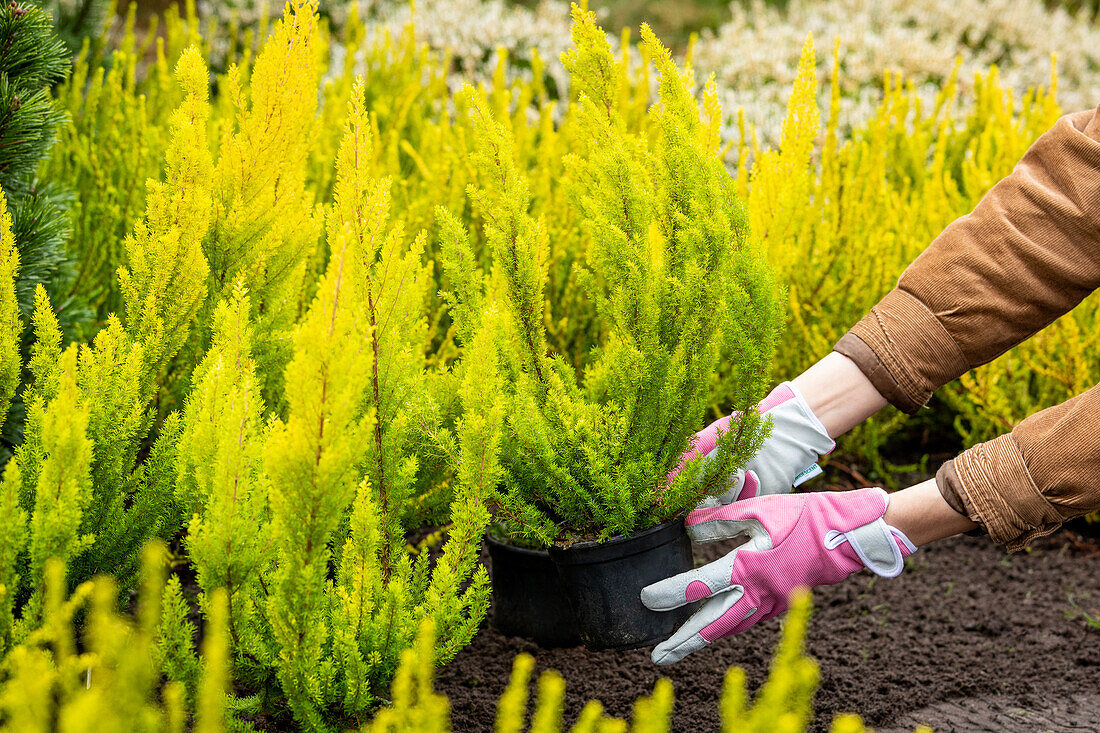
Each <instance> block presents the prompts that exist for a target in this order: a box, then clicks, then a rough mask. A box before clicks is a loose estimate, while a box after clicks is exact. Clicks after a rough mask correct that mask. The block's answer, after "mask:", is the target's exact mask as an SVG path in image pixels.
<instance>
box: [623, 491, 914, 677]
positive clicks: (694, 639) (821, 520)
mask: <svg viewBox="0 0 1100 733" xmlns="http://www.w3.org/2000/svg"><path fill="white" fill-rule="evenodd" d="M888 503H889V497H888V496H887V494H886V492H885V491H883V490H882V489H879V488H871V489H859V490H856V491H847V492H823V493H816V494H793V495H774V496H760V497H756V498H751V499H743V500H741V501H736V502H733V503H730V504H726V505H725V506H719V507H711V508H705V509H698V510H695V511H693V512H691V513H690V514H689V515H688V517H687V519H686V520H685V524H686V525H687V526H688V528H689V529H690V528H691V527H696V528H701V529H704V530H705V534H707V535H708V536H713V537H715V538H716V539H718V538H731V537H735V536H737V535H747V536H748V538H749V541H748V542H747V543H746V544H744V545H741V546H740V547H738V548H737V549H735V550H733V551H732V552H730V553H729V554H728V555H726V556H725V557H723V558H721V559H720V560H716V561H714V562H712V563H710V564H708V565H704V566H703V567H700V568H696V569H695V570H689V571H688V572H686V573H681V574H679V575H676V576H673V577H671V578H667V579H665V580H662V581H659V582H657V583H654V584H652V585H648V586H646V587H645V588H643V589H642V592H641V599H642V603H644V604H645V605H646V606H647V607H648V608H650V609H652V610H654V611H669V610H672V609H674V608H678V607H680V606H683V605H684V604H686V603H691V602H693V601H698V600H701V599H706V600H705V601H704V602H703V605H702V606H701V607H700V608H699V610H698V611H696V612H695V614H694V615H692V616H691V618H689V619H688V620H687V621H686V622H684V624H683V626H681V627H680V628H679V630H677V631H676V633H675V634H673V635H672V636H671V637H670V638H669V639H668V640H667V641H664V642H662V643H661V644H658V645H657V647H656V648H655V649H654V650H653V661H654V662H655V663H657V664H672V663H674V662H678V661H680V660H681V659H683V658H684V657H685V656H687V655H688V654H690V653H692V652H694V651H696V650H698V649H701V648H703V647H704V646H706V645H707V644H710V643H711V642H713V641H715V640H717V639H720V638H722V637H724V636H729V635H730V634H736V633H739V632H741V631H744V630H745V629H747V628H749V627H750V626H752V625H754V624H756V623H758V622H760V621H763V620H765V619H769V618H772V617H773V616H777V615H778V614H780V613H782V612H783V611H785V610H787V604H788V602H789V598H790V595H791V592H792V591H793V590H794V589H795V588H798V587H800V586H806V587H813V586H816V585H831V584H833V583H839V582H840V581H841V580H843V579H844V578H847V577H848V576H849V575H851V574H852V573H854V572H856V571H857V570H862V569H863V568H865V567H866V568H868V569H870V570H871V571H872V572H874V573H876V574H877V575H881V576H883V577H887V578H892V577H894V576H896V575H898V573H900V572H901V571H902V568H903V567H904V559H905V558H906V557H908V556H909V555H911V554H913V553H914V552H916V547H915V546H914V545H913V544H912V543H911V542H910V541H909V539H908V538H907V537H906V536H905V535H904V534H903V533H902V532H901V531H900V530H898V529H896V528H894V527H891V526H889V525H887V524H886V522H885V521H884V520H883V514H885V513H886V508H887V505H888Z"/></svg>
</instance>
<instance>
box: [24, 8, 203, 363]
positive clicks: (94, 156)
mask: <svg viewBox="0 0 1100 733" xmlns="http://www.w3.org/2000/svg"><path fill="white" fill-rule="evenodd" d="M84 4H85V5H87V4H88V3H87V0H85V2H84ZM135 13H136V6H135V5H131V7H130V12H129V13H128V15H127V17H126V20H125V23H124V25H123V27H122V28H121V29H120V31H121V33H120V35H121V39H120V40H119V41H118V43H117V45H114V44H110V43H108V40H107V39H108V38H110V37H111V35H113V33H114V32H115V29H114V28H112V27H111V24H110V23H109V22H101V23H100V24H99V25H100V33H99V34H98V35H97V36H95V37H91V36H88V37H85V39H84V41H83V43H82V44H81V45H79V46H78V47H77V50H78V51H79V53H77V55H76V58H75V59H74V61H73V71H72V74H71V76H70V77H69V79H67V80H66V81H65V82H64V83H63V84H61V85H60V86H59V87H58V89H57V91H56V98H57V100H58V103H59V104H60V106H61V107H62V108H63V109H64V110H65V111H66V112H67V113H68V116H69V120H68V124H64V125H62V126H61V127H60V128H59V130H58V143H57V144H56V145H54V147H53V148H52V149H51V151H50V157H49V158H48V159H47V160H46V161H45V162H44V163H43V165H42V167H41V170H40V173H39V174H40V176H41V177H42V178H44V179H46V180H51V181H55V180H56V181H61V182H63V183H64V185H65V187H66V188H67V189H68V190H70V191H71V192H72V203H71V211H72V216H71V221H72V227H73V231H72V235H71V238H70V241H69V248H68V249H69V251H68V258H69V263H68V266H67V268H66V269H65V271H64V272H63V273H62V285H61V286H60V289H59V291H58V292H60V293H62V294H63V297H64V299H65V300H71V301H73V302H76V303H82V304H85V305H86V306H87V307H88V308H89V309H90V310H91V311H92V313H93V315H94V320H93V322H92V324H90V326H91V328H96V327H98V326H101V325H102V324H103V323H104V322H105V321H106V319H107V317H108V316H109V315H110V314H112V313H115V312H118V311H119V310H120V309H121V308H122V297H121V293H120V291H119V284H118V281H117V279H116V271H117V269H118V267H119V266H120V265H122V264H124V261H125V255H126V250H125V246H124V241H125V239H126V237H127V235H129V234H130V233H131V232H132V231H133V227H134V224H135V222H136V220H137V219H138V218H139V217H140V215H141V213H142V212H143V211H144V210H145V201H146V185H145V182H146V181H147V180H149V179H158V178H159V177H160V174H161V171H162V170H163V169H164V154H165V147H166V145H167V143H168V135H169V132H170V124H171V120H170V118H171V115H172V112H173V110H175V109H176V108H177V107H178V106H179V103H180V102H181V101H182V97H181V95H180V88H179V86H178V85H177V84H175V83H174V80H173V77H172V69H173V67H174V66H175V65H176V62H177V61H178V59H179V56H180V53H181V52H182V51H183V48H182V47H180V43H181V40H180V39H179V37H180V36H181V35H182V34H181V33H178V32H175V33H173V32H170V33H169V34H168V36H167V37H168V46H167V47H166V46H165V44H164V39H161V41H159V42H157V45H156V48H155V49H153V48H151V47H152V45H153V42H154V39H155V38H156V35H155V33H148V34H147V35H146V36H145V40H143V41H141V42H139V41H138V39H137V37H136V36H135V31H134V23H135ZM109 15H111V14H108V17H109ZM155 21H156V17H155V16H154V18H153V27H152V29H151V30H153V31H155V30H156V26H157V23H156V22H155ZM150 56H154V62H153V63H149V64H147V65H145V66H142V65H140V64H139V61H140V60H141V59H147V58H149V57H150ZM89 330H90V329H89ZM94 335H95V334H94V331H91V332H80V333H72V334H69V336H70V338H75V339H78V340H82V341H83V340H89V339H91V338H92V337H93V336H94Z"/></svg>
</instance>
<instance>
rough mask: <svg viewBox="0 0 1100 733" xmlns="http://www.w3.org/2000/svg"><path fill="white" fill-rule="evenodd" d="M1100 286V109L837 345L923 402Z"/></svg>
mask: <svg viewBox="0 0 1100 733" xmlns="http://www.w3.org/2000/svg"><path fill="white" fill-rule="evenodd" d="M1097 287H1100V108H1098V109H1097V110H1095V111H1092V112H1080V113H1077V114H1074V115H1068V116H1066V117H1063V118H1062V119H1060V120H1059V121H1058V123H1057V124H1056V125H1055V126H1054V127H1053V128H1052V129H1051V130H1050V131H1049V132H1047V133H1046V134H1044V135H1043V136H1042V137H1040V138H1039V139H1038V140H1037V141H1036V142H1035V144H1034V145H1033V146H1032V147H1031V149H1030V150H1028V152H1027V154H1026V155H1025V156H1024V158H1023V159H1022V160H1021V161H1020V163H1019V164H1018V165H1017V166H1016V169H1015V170H1014V171H1013V172H1012V174H1011V175H1009V176H1008V177H1006V178H1005V179H1004V180H1002V181H1000V182H999V183H998V184H997V185H996V186H994V187H993V189H992V190H990V192H989V193H988V194H986V196H985V198H983V199H982V201H981V203H979V204H978V206H977V207H976V208H975V209H974V211H973V212H971V213H970V214H967V215H966V216H963V217H961V218H960V219H957V220H956V221H955V222H953V223H952V224H951V225H950V226H948V227H947V228H946V229H945V230H944V231H943V233H942V234H940V236H938V237H936V239H935V241H933V242H932V244H931V245H929V247H928V249H926V250H925V251H924V252H923V253H921V255H920V256H919V257H917V259H916V260H914V261H913V263H912V264H911V265H909V267H908V268H907V269H906V270H905V272H904V273H902V275H901V278H900V279H899V280H898V285H897V287H896V288H895V289H894V290H892V291H891V292H890V293H888V294H887V295H886V297H885V298H883V299H882V301H880V302H879V304H878V305H876V306H875V307H874V308H872V309H871V312H870V313H868V314H867V315H866V316H865V317H864V318H863V319H862V320H861V321H860V322H859V323H857V324H856V325H855V326H854V327H853V328H852V329H851V330H850V331H849V332H848V333H847V334H845V336H844V337H843V338H841V340H840V341H839V342H838V343H837V345H836V347H835V348H836V350H837V351H839V352H840V353H842V354H844V355H845V356H848V357H849V358H851V359H852V360H854V361H855V362H856V364H858V365H859V366H860V368H861V369H862V370H863V372H864V373H865V374H867V376H868V378H869V379H870V380H871V381H872V383H874V385H875V386H876V387H878V389H879V391H880V392H882V394H883V396H884V397H886V398H887V399H888V400H890V402H891V403H892V404H893V405H895V406H896V407H897V408H898V409H900V410H903V411H905V412H909V413H913V412H916V411H917V410H918V409H919V408H920V407H921V406H922V405H924V404H925V403H926V402H927V401H928V398H929V397H931V395H932V392H933V391H935V390H936V389H937V388H939V387H940V386H942V385H944V384H946V383H947V382H950V381H951V380H952V379H955V378H956V377H958V376H959V375H960V374H962V373H964V372H966V371H967V370H969V369H972V368H974V367H976V366H979V365H981V364H985V363H986V362H988V361H991V360H993V359H995V358H996V357H998V356H1000V355H1001V354H1002V353H1004V352H1005V351H1007V350H1008V349H1010V348H1012V347H1013V346H1015V345H1016V344H1018V343H1020V342H1021V341H1023V340H1024V339H1026V338H1027V337H1029V336H1031V335H1032V334H1034V333H1035V332H1036V331H1039V330H1040V329H1042V328H1043V327H1045V326H1046V325H1048V324H1049V323H1050V322H1051V321H1053V320H1054V319H1056V318H1057V317H1058V316H1060V315H1062V314H1063V313H1066V312H1067V311H1069V310H1071V309H1072V308H1073V307H1074V306H1075V305H1077V304H1078V303H1079V302H1080V301H1081V300H1082V299H1083V298H1084V297H1085V296H1086V295H1088V294H1089V293H1090V292H1092V291H1093V290H1095V289H1096V288H1097Z"/></svg>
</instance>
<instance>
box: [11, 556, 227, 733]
mask: <svg viewBox="0 0 1100 733" xmlns="http://www.w3.org/2000/svg"><path fill="white" fill-rule="evenodd" d="M144 555H145V559H144V565H143V567H144V570H143V572H142V575H143V578H142V582H141V590H140V592H139V594H138V595H137V599H136V608H135V609H134V618H132V619H131V618H130V617H129V616H128V615H123V614H120V613H119V612H118V608H117V601H118V589H117V587H116V585H115V583H114V581H113V580H112V579H110V578H109V577H106V576H100V577H97V578H95V579H94V580H89V581H85V582H83V583H81V584H80V585H79V586H77V587H76V588H75V589H74V590H73V591H72V593H71V595H69V594H68V593H67V584H66V582H65V568H64V566H63V564H62V563H61V561H59V560H51V561H50V562H49V563H47V565H46V568H45V576H46V577H45V586H44V589H45V591H44V595H45V598H44V604H43V615H44V619H43V623H42V625H41V626H40V627H39V628H38V629H36V630H35V631H33V632H32V633H31V634H29V635H28V637H27V638H26V639H25V640H24V641H23V642H22V643H20V644H19V645H18V646H16V647H15V648H14V649H11V650H10V652H9V653H8V654H7V655H6V656H5V658H4V661H3V664H2V666H0V730H4V731H12V732H13V733H14V732H15V731H19V732H20V733H23V732H24V731H42V732H43V733H45V732H46V731H50V730H66V731H88V732H89V733H91V732H92V731H96V732H97V733H98V732H100V731H103V732H105V733H114V732H116V731H117V733H124V732H129V731H165V732H171V733H182V731H184V730H185V729H187V728H185V726H186V721H187V720H188V718H190V717H192V715H193V717H194V720H195V725H194V727H193V728H192V729H193V730H199V731H208V732H210V733H214V732H216V731H222V730H225V726H224V720H225V701H226V689H227V676H226V675H227V671H228V664H227V647H228V636H227V633H226V622H225V616H226V611H225V598H224V594H222V593H219V594H216V595H215V597H214V598H213V599H211V601H210V606H211V608H212V611H211V613H210V621H209V622H208V623H207V624H206V626H205V628H204V630H203V631H204V633H203V639H204V642H203V664H202V673H201V674H202V691H201V694H200V695H199V697H198V700H197V704H195V705H194V706H193V705H192V703H191V702H189V701H188V700H187V698H186V696H185V694H184V690H183V689H182V687H181V685H180V684H179V683H176V682H168V683H164V681H163V678H162V676H161V672H160V668H159V666H158V663H157V653H156V646H157V643H158V642H157V639H158V631H157V630H158V626H159V625H160V624H161V612H162V608H161V598H162V596H163V595H164V593H163V589H164V574H165V568H166V565H167V563H166V559H167V558H166V553H165V549H164V547H163V546H161V545H159V544H157V543H151V544H150V545H149V546H148V547H147V548H146V550H145V553H144ZM66 596H68V597H66Z"/></svg>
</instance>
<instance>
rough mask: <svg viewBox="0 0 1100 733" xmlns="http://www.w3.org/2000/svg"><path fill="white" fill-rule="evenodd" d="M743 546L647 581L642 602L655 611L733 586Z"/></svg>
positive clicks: (674, 606)
mask: <svg viewBox="0 0 1100 733" xmlns="http://www.w3.org/2000/svg"><path fill="white" fill-rule="evenodd" d="M742 547H744V545H742ZM741 549H742V548H741V547H739V548H737V549H736V550H734V551H732V552H730V553H728V554H727V555H726V556H725V557H721V558H719V559H717V560H715V561H714V562H710V563H707V564H706V565H704V566H702V567H699V568H695V569H694V570H688V571H687V572H683V573H680V574H679V575H673V576H672V577H671V578H665V579H664V580H659V581H657V582H656V583H651V584H650V585H647V586H646V587H645V588H642V592H641V599H642V603H643V604H645V606H646V608H648V609H650V610H652V611H671V610H672V609H674V608H679V607H680V606H683V605H684V604H687V603H692V602H694V601H698V600H702V599H704V598H710V597H711V596H714V595H717V594H718V593H722V592H724V591H727V590H729V587H730V575H731V573H732V572H733V561H734V559H735V558H736V556H737V553H738V552H739V551H740V550H741Z"/></svg>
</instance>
